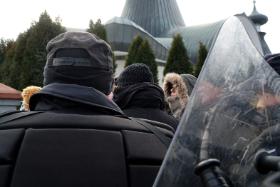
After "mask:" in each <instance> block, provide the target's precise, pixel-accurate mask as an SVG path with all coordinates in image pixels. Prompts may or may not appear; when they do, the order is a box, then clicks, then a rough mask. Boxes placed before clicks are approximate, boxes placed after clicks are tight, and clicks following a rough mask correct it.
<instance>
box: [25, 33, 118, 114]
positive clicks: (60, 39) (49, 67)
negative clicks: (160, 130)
mask: <svg viewBox="0 0 280 187" xmlns="http://www.w3.org/2000/svg"><path fill="white" fill-rule="evenodd" d="M46 49H47V62H46V65H45V68H44V87H43V89H42V90H41V91H40V92H39V93H37V94H35V95H33V96H32V97H31V99H30V110H31V111H38V110H40V111H54V112H67V113H81V114H99V113H101V114H114V115H123V112H122V111H121V110H120V108H119V107H118V106H117V105H116V104H115V103H114V102H111V101H110V100H109V99H108V98H107V96H108V95H109V94H110V93H111V89H112V88H111V87H112V84H113V61H112V51H111V48H110V46H109V45H108V44H107V43H106V42H104V41H103V40H101V39H99V38H98V37H96V36H95V35H93V34H91V33H87V32H65V33H62V34H60V35H58V36H57V37H55V38H53V39H52V40H51V41H49V43H48V44H47V47H46Z"/></svg>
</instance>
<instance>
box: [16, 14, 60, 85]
mask: <svg viewBox="0 0 280 187" xmlns="http://www.w3.org/2000/svg"><path fill="white" fill-rule="evenodd" d="M62 32H65V28H64V27H62V26H61V23H60V22H53V21H52V19H51V18H50V16H49V15H48V14H47V12H46V11H45V12H44V13H42V14H41V16H40V18H39V21H38V22H35V23H33V24H32V25H31V27H30V28H29V29H28V30H27V31H26V32H25V33H23V34H22V35H21V36H20V37H19V38H18V40H17V48H16V52H15V58H14V60H15V62H14V65H15V67H14V68H13V73H17V71H18V70H16V69H19V67H20V71H21V72H20V74H17V76H19V75H20V80H19V83H18V85H16V88H18V89H22V88H24V87H26V86H28V85H38V86H42V83H43V68H44V66H45V63H46V56H47V54H46V45H47V43H48V42H49V41H50V40H51V39H52V38H54V37H55V36H57V35H58V34H60V33H62ZM13 78H14V77H13Z"/></svg>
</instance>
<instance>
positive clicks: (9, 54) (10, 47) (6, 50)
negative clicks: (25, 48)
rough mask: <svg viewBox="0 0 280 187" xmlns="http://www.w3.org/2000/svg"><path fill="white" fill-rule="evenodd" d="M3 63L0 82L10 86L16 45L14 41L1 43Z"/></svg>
mask: <svg viewBox="0 0 280 187" xmlns="http://www.w3.org/2000/svg"><path fill="white" fill-rule="evenodd" d="M0 45H1V47H0V48H1V49H0V50H1V53H2V57H1V58H2V62H0V82H3V83H5V84H8V85H9V78H10V72H11V69H10V67H11V64H12V61H13V57H14V53H15V47H16V43H15V42H14V41H13V40H5V41H4V40H2V41H1V44H0Z"/></svg>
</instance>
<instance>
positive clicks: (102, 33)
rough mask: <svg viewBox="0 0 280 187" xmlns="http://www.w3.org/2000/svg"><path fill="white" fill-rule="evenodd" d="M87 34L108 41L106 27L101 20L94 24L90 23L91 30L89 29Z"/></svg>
mask: <svg viewBox="0 0 280 187" xmlns="http://www.w3.org/2000/svg"><path fill="white" fill-rule="evenodd" d="M87 32H90V33H93V34H95V35H96V36H98V37H99V38H101V39H102V40H104V41H107V33H106V29H105V27H104V25H103V24H102V23H101V20H100V19H98V20H97V21H96V23H95V24H94V23H93V21H92V20H90V21H89V28H88V29H87Z"/></svg>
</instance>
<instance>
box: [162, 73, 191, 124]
mask: <svg viewBox="0 0 280 187" xmlns="http://www.w3.org/2000/svg"><path fill="white" fill-rule="evenodd" d="M195 82H196V77H194V76H193V75H190V74H182V75H179V74H177V73H168V74H166V76H165V77H164V82H163V90H164V95H165V98H166V101H167V102H168V104H169V107H170V110H171V113H172V115H173V116H174V117H175V118H177V119H180V118H181V116H182V114H183V113H184V109H185V107H186V105H187V103H188V98H189V96H190V95H191V92H192V90H193V88H194V85H195Z"/></svg>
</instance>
